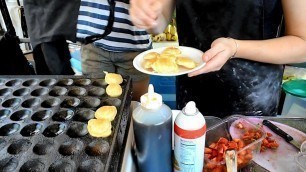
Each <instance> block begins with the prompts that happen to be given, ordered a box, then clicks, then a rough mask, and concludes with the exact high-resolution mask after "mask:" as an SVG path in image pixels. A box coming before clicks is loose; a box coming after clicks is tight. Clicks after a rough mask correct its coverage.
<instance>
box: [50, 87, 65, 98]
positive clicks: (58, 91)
mask: <svg viewBox="0 0 306 172" xmlns="http://www.w3.org/2000/svg"><path fill="white" fill-rule="evenodd" d="M66 93H67V89H66V88H64V87H54V88H53V89H52V90H51V91H50V92H49V95H50V96H53V97H57V96H63V95H65V94H66Z"/></svg>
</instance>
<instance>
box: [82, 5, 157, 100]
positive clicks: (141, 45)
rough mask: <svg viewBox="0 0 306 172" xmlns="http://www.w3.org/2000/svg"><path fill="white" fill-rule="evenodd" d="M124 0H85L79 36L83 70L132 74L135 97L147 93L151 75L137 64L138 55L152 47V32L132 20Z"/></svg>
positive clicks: (87, 72)
mask: <svg viewBox="0 0 306 172" xmlns="http://www.w3.org/2000/svg"><path fill="white" fill-rule="evenodd" d="M128 9H129V4H128V1H124V0H121V1H120V0H81V7H80V11H79V17H78V24H77V37H78V38H79V40H80V41H81V42H82V43H83V44H82V47H81V59H82V73H83V74H85V75H89V74H104V73H103V71H107V72H112V73H119V74H121V75H123V76H131V78H132V81H133V99H134V100H138V101H139V97H140V96H141V95H143V94H144V93H146V92H147V88H148V83H149V77H148V75H146V74H143V73H141V72H139V71H137V70H136V69H135V68H134V66H133V60H134V58H135V57H136V56H137V55H138V54H140V53H141V52H143V51H145V50H148V49H150V48H151V47H152V43H151V40H150V35H149V34H148V33H147V32H146V30H145V29H138V28H137V27H135V26H134V25H133V24H132V23H131V21H130V19H129V13H128Z"/></svg>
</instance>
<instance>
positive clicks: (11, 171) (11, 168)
mask: <svg viewBox="0 0 306 172" xmlns="http://www.w3.org/2000/svg"><path fill="white" fill-rule="evenodd" d="M17 167H18V159H17V158H15V157H10V158H5V159H2V160H0V171H1V172H15V171H17V170H16V169H17Z"/></svg>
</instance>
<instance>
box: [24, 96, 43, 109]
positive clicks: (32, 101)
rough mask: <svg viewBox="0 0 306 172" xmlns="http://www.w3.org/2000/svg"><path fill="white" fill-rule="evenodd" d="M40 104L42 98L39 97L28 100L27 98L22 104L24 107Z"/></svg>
mask: <svg viewBox="0 0 306 172" xmlns="http://www.w3.org/2000/svg"><path fill="white" fill-rule="evenodd" d="M39 104H40V99H39V98H30V99H28V100H25V101H24V102H23V103H22V104H21V106H22V107H24V108H33V107H36V106H38V105H39Z"/></svg>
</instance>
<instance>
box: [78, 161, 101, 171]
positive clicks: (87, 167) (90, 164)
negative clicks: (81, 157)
mask: <svg viewBox="0 0 306 172" xmlns="http://www.w3.org/2000/svg"><path fill="white" fill-rule="evenodd" d="M103 170H104V164H103V163H102V162H101V161H100V160H98V159H89V160H86V161H82V162H81V164H80V166H79V167H78V170H77V171H78V172H92V171H97V172H98V171H103Z"/></svg>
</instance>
